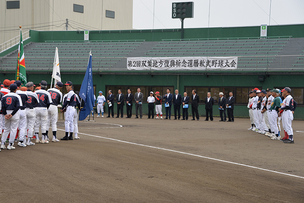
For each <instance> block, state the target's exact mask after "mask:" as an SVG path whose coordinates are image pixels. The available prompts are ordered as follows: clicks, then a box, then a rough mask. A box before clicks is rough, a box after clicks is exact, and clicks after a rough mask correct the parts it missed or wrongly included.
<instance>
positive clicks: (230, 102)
mask: <svg viewBox="0 0 304 203" xmlns="http://www.w3.org/2000/svg"><path fill="white" fill-rule="evenodd" d="M229 98H230V97H228V98H227V104H228V106H231V109H234V101H235V99H234V96H232V97H231V99H230V100H229ZM261 100H263V97H261ZM260 103H261V102H260ZM260 108H261V106H260Z"/></svg>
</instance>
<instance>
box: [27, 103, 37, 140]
mask: <svg viewBox="0 0 304 203" xmlns="http://www.w3.org/2000/svg"><path fill="white" fill-rule="evenodd" d="M26 121H27V136H28V137H29V138H32V137H33V134H34V127H35V122H36V111H35V109H28V108H27V109H26Z"/></svg>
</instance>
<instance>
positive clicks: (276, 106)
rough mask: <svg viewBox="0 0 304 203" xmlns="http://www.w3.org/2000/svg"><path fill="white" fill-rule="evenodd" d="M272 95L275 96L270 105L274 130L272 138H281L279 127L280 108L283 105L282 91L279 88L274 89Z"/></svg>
mask: <svg viewBox="0 0 304 203" xmlns="http://www.w3.org/2000/svg"><path fill="white" fill-rule="evenodd" d="M272 96H273V97H274V99H273V101H272V104H271V107H270V110H271V111H270V120H269V121H270V126H271V131H272V133H273V134H272V136H271V139H272V140H280V138H281V137H280V136H279V128H278V110H279V108H280V107H281V98H280V92H279V90H277V89H273V90H272Z"/></svg>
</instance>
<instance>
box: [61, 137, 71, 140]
mask: <svg viewBox="0 0 304 203" xmlns="http://www.w3.org/2000/svg"><path fill="white" fill-rule="evenodd" d="M61 140H69V137H68V136H64V137H63V138H61Z"/></svg>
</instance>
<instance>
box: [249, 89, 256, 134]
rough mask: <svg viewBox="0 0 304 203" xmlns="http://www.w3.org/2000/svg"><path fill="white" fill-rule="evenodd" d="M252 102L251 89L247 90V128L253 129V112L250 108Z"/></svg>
mask: <svg viewBox="0 0 304 203" xmlns="http://www.w3.org/2000/svg"><path fill="white" fill-rule="evenodd" d="M251 104H252V91H250V92H249V99H248V104H247V108H248V109H249V110H248V111H249V118H250V124H251V127H250V128H248V130H253V128H255V127H254V120H253V113H252V109H251V108H250V106H251Z"/></svg>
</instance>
